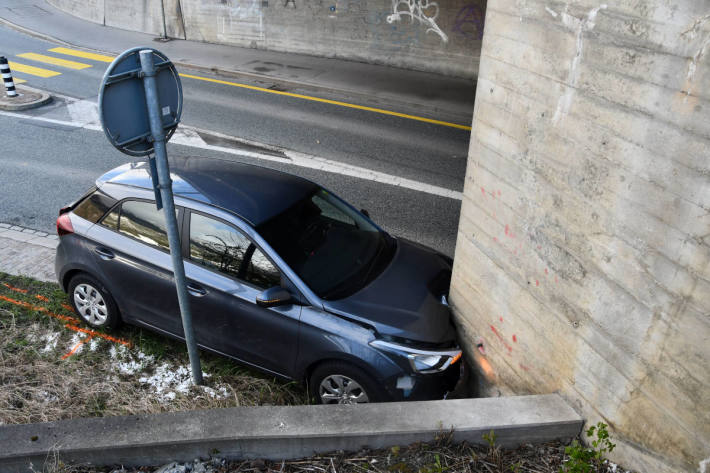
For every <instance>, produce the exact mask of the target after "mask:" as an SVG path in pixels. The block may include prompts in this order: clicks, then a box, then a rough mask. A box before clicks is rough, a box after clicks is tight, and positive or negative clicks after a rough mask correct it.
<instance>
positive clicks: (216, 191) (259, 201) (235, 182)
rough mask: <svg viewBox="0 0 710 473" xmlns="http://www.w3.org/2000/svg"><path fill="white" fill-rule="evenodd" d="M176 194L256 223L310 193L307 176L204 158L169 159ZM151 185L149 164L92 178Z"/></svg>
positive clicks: (99, 182)
mask: <svg viewBox="0 0 710 473" xmlns="http://www.w3.org/2000/svg"><path fill="white" fill-rule="evenodd" d="M170 171H171V172H170V178H171V179H172V181H173V193H174V194H175V196H182V197H187V198H190V199H193V200H198V201H201V202H204V203H207V204H211V205H213V206H216V207H221V208H223V209H226V210H229V211H230V212H234V213H235V214H237V215H239V216H241V217H242V218H243V219H245V220H247V221H249V222H250V223H251V224H252V225H254V226H257V225H259V224H261V223H262V222H264V221H266V220H268V219H269V218H271V217H273V216H274V215H277V214H279V213H281V212H282V211H284V210H286V209H287V208H288V207H290V206H291V205H292V204H293V203H295V202H296V201H298V200H299V199H301V198H303V197H304V196H306V195H308V194H309V193H311V192H314V191H315V190H316V189H317V188H318V186H317V185H316V184H314V183H312V182H311V181H308V180H306V179H302V178H299V177H297V176H293V175H291V174H286V173H283V172H279V171H274V170H271V169H267V168H264V167H260V166H251V165H248V164H242V163H237V162H235V161H225V160H220V159H207V158H191V157H188V158H171V159H170ZM104 183H113V184H121V185H125V186H131V187H142V188H146V189H152V187H153V183H152V180H151V177H150V167H149V166H148V165H147V163H142V162H140V163H129V164H125V165H123V166H121V167H119V168H116V169H113V170H111V171H109V172H108V173H106V174H104V175H103V176H101V177H100V178H99V179H97V181H96V185H97V187H102V186H103V184H104Z"/></svg>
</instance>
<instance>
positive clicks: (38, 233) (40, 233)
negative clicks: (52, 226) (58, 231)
mask: <svg viewBox="0 0 710 473" xmlns="http://www.w3.org/2000/svg"><path fill="white" fill-rule="evenodd" d="M35 235H37V236H42V237H46V236H49V233H45V232H35Z"/></svg>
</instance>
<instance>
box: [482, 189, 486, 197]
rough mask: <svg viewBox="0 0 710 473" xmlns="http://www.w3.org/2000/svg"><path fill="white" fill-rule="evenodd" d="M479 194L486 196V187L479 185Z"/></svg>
mask: <svg viewBox="0 0 710 473" xmlns="http://www.w3.org/2000/svg"><path fill="white" fill-rule="evenodd" d="M481 194H483V197H485V196H486V189H484V188H483V187H481Z"/></svg>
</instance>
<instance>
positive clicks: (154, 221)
mask: <svg viewBox="0 0 710 473" xmlns="http://www.w3.org/2000/svg"><path fill="white" fill-rule="evenodd" d="M112 213H113V212H112ZM104 220H105V219H104ZM102 223H103V222H102ZM118 231H119V232H120V233H123V234H125V235H128V236H131V237H133V238H135V239H137V240H139V241H142V242H144V243H148V244H150V245H155V246H157V247H159V248H162V249H165V250H168V251H169V250H170V245H169V244H168V234H167V231H166V229H165V217H164V216H163V215H162V214H161V213H160V212H158V210H157V209H156V208H155V203H153V202H142V201H137V200H129V201H126V202H124V203H123V204H122V205H121V213H120V218H119V220H118Z"/></svg>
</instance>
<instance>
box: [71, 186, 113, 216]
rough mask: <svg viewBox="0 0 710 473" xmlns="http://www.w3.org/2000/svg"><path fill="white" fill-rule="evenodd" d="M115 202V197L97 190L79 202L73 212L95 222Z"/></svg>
mask: <svg viewBox="0 0 710 473" xmlns="http://www.w3.org/2000/svg"><path fill="white" fill-rule="evenodd" d="M115 203H116V200H115V199H113V198H111V197H109V196H107V195H106V194H104V193H103V192H101V191H98V190H97V191H95V192H93V193H92V194H91V195H89V196H88V197H86V198H85V199H84V200H82V201H81V202H79V204H78V205H77V206H76V207H74V210H73V212H74V214H75V215H78V216H79V217H81V218H83V219H86V220H88V221H90V222H91V223H96V222H98V221H99V219H101V217H103V216H104V214H105V213H106V211H107V210H108V209H110V208H111V207H112V206H113V205H114V204H115Z"/></svg>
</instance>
